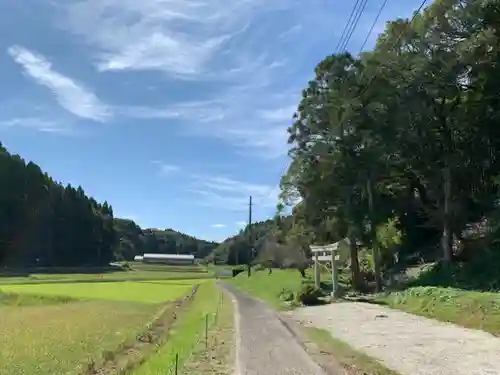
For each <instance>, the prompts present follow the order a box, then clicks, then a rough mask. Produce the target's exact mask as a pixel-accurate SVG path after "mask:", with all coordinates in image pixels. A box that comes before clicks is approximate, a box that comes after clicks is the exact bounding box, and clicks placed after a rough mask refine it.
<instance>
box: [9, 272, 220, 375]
mask: <svg viewBox="0 0 500 375" xmlns="http://www.w3.org/2000/svg"><path fill="white" fill-rule="evenodd" d="M176 268H177V269H176V270H175V271H173V270H172V269H171V268H170V269H169V268H168V267H161V266H154V267H151V268H149V269H148V268H147V267H144V268H141V267H139V269H137V270H132V271H127V272H125V271H124V272H118V273H109V274H104V275H101V274H90V273H89V274H86V273H82V274H49V273H44V274H39V275H36V276H34V275H30V276H27V277H6V278H2V277H0V338H1V339H0V374H1V375H42V374H43V375H45V374H52V375H58V374H61V375H63V374H64V375H85V374H89V373H91V372H92V371H97V370H99V371H101V370H102V369H104V368H105V366H107V365H109V364H110V363H111V364H112V366H115V365H116V366H118V365H119V366H121V367H124V368H127V369H128V371H135V372H138V373H141V374H143V373H150V372H149V371H148V370H147V369H148V368H154V367H156V366H158V363H159V362H158V361H159V359H158V358H160V360H161V359H162V358H165V355H167V354H166V353H170V352H171V350H172V349H171V348H172V345H175V346H176V347H177V346H178V347H182V348H184V349H183V350H184V352H183V353H184V355H188V353H187V352H186V350H188V349H189V348H190V347H191V345H192V343H193V342H195V341H196V340H197V339H198V335H199V332H200V330H201V329H202V323H203V316H204V315H203V314H205V313H207V312H210V311H212V310H213V308H214V306H216V304H217V302H216V301H217V298H216V297H217V296H218V294H217V293H218V289H217V287H216V286H215V284H214V283H213V281H211V275H210V274H209V273H207V272H206V271H204V270H201V269H198V268H197V269H194V270H193V269H191V270H189V271H186V270H184V269H183V268H182V267H176ZM131 276H132V278H131ZM133 276H136V277H135V278H134V277H133ZM137 276H139V277H137ZM155 276H156V277H155ZM16 281H17V282H16ZM196 285H201V286H200V288H199V292H197V293H196V294H195V297H194V300H193V301H191V302H190V301H186V302H184V305H182V307H180V308H178V307H175V306H174V305H173V304H172V302H173V301H176V300H180V299H182V298H183V297H185V296H187V295H189V294H191V292H192V290H193V288H194V287H195V286H196ZM174 310H175V315H176V316H177V317H178V318H177V319H174V320H172V319H171V318H169V317H173V316H174ZM171 324H174V325H173V326H172V327H173V328H172V329H173V331H172V332H173V333H172V332H171V333H168V332H170V331H171V329H170V328H171V327H170V325H171ZM145 332H152V333H154V335H155V340H158V342H157V343H156V344H155V342H156V341H155V342H153V343H152V344H148V342H147V340H146V341H144V340H142V341H141V339H140V337H143V335H144V334H145ZM150 334H151V333H149V335H150ZM141 335H142V336H141ZM162 335H164V336H165V338H164V339H162ZM165 340H166V341H165ZM144 342H145V343H144ZM124 348H126V350H125V349H124ZM167 357H168V360H170V354H168V355H167ZM110 361H111V362H110ZM113 361H116V364H114V362H113ZM89 366H90V367H89ZM151 366H152V367H151ZM101 367H102V368H101ZM91 369H94V370H91ZM99 373H105V372H99ZM106 373H107V372H106Z"/></svg>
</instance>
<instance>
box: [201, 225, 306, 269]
mask: <svg viewBox="0 0 500 375" xmlns="http://www.w3.org/2000/svg"><path fill="white" fill-rule="evenodd" d="M292 223H293V218H292V217H291V216H287V217H281V218H276V219H270V220H266V221H261V222H257V223H254V224H252V226H251V228H250V227H246V228H245V229H243V230H241V231H240V232H239V233H238V234H236V235H234V236H232V237H229V238H228V239H226V240H225V241H224V242H222V243H221V244H219V245H218V246H217V247H216V248H215V249H214V251H213V252H212V253H211V254H210V255H209V256H208V257H207V259H208V260H209V261H215V262H216V263H226V264H230V265H236V264H248V263H254V264H255V263H258V264H262V265H263V266H266V267H267V266H273V267H296V266H297V263H303V262H304V260H305V259H304V258H305V256H306V254H307V252H308V251H307V249H306V248H305V247H304V245H306V243H299V242H294V239H295V237H294V233H295V232H294V228H293V227H292Z"/></svg>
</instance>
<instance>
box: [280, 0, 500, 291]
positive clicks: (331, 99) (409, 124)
mask: <svg viewBox="0 0 500 375" xmlns="http://www.w3.org/2000/svg"><path fill="white" fill-rule="evenodd" d="M499 47H500V5H499V3H498V2H496V1H489V0H436V1H435V2H434V3H433V4H432V5H430V6H429V7H427V9H425V10H424V11H423V12H422V13H420V14H418V15H415V17H414V19H413V20H408V19H406V20H405V19H398V20H396V21H394V22H391V23H389V24H388V25H387V27H386V30H385V31H384V32H383V33H382V34H381V35H380V36H379V38H378V41H377V44H376V46H375V49H374V50H373V51H371V52H367V53H363V54H361V56H359V57H356V56H352V55H350V54H349V53H344V52H343V51H337V53H335V54H333V55H331V56H328V57H326V58H325V59H324V60H323V61H321V62H320V63H319V64H318V65H317V67H316V69H315V77H314V78H313V79H312V80H311V81H310V82H309V84H308V86H307V87H306V88H305V90H304V91H303V96H302V100H301V102H300V104H299V106H298V109H297V112H296V116H295V122H294V124H293V126H291V127H290V129H289V134H290V143H291V144H292V149H291V152H290V156H291V158H292V162H291V165H290V167H289V169H288V171H287V172H286V174H285V175H284V176H283V178H282V184H281V186H282V197H281V198H282V204H284V205H287V204H293V203H294V202H295V201H296V199H297V198H301V203H300V204H298V205H297V206H296V207H295V208H294V215H293V220H294V228H295V232H296V233H299V235H301V236H302V237H304V236H307V237H308V238H307V240H309V241H314V242H322V241H326V240H338V239H341V238H344V237H348V238H349V239H351V240H352V241H350V242H351V250H350V258H351V259H350V266H351V270H352V278H353V285H354V286H355V287H359V286H360V284H362V283H363V277H362V276H363V275H362V273H361V272H360V264H359V259H358V256H359V250H360V249H358V246H357V245H356V244H359V243H361V247H362V248H365V249H369V250H370V251H371V257H372V260H373V262H372V263H373V271H374V276H375V280H376V284H377V286H378V287H379V288H380V286H381V279H380V275H381V272H382V271H383V269H384V267H383V265H382V264H381V261H382V262H389V263H391V262H394V263H398V262H401V261H403V260H405V259H409V258H411V257H413V256H415V254H417V255H416V257H417V258H418V259H424V260H426V259H428V260H435V259H439V258H441V259H442V260H443V261H444V263H446V264H450V263H452V262H453V261H454V260H458V259H459V258H461V259H462V260H463V259H465V257H464V254H462V253H466V251H464V250H466V247H467V238H466V237H467V235H468V234H470V233H471V231H470V230H468V228H469V227H470V226H471V225H472V224H475V223H478V222H483V223H484V222H485V223H487V224H488V226H490V227H491V222H492V221H491V220H490V219H491V218H492V217H495V216H498V213H497V211H498V208H497V200H498V181H499V179H498V177H499V176H500V163H499V159H497V157H496V155H497V150H498V148H499V147H500V126H499V118H500V106H499V96H498V79H497V78H498V76H499V73H500V48H499ZM391 223H392V224H393V223H397V225H396V227H395V229H394V228H392V229H391V230H388V229H389V227H388V226H391V225H392V224H391ZM392 226H393V227H394V225H392ZM301 227H302V231H301V230H300V228H301ZM384 227H387V229H385V233H386V234H387V235H388V236H390V237H391V238H393V239H394V238H395V236H394V234H395V233H396V232H397V233H398V234H397V237H398V238H397V241H396V242H394V241H392V243H391V244H388V243H385V253H384V252H381V251H379V250H380V248H381V247H383V245H384V244H383V243H384V242H387V241H384V240H383V241H380V238H379V237H380V236H378V235H377V231H378V229H377V228H384ZM381 230H382V232H383V231H384V230H383V229H381ZM391 232H392V234H391ZM301 233H302V234H301ZM467 233H468V234H467ZM389 248H390V250H387V249H389ZM388 252H389V254H388ZM381 253H382V254H381ZM381 255H382V259H380V258H381ZM478 256H479V255H478ZM497 259H498V258H497Z"/></svg>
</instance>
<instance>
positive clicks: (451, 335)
mask: <svg viewBox="0 0 500 375" xmlns="http://www.w3.org/2000/svg"><path fill="white" fill-rule="evenodd" d="M287 315H289V316H291V317H292V318H293V319H295V320H297V321H300V322H302V323H303V324H306V325H312V326H316V327H319V328H325V329H327V330H329V331H330V332H331V334H332V336H333V337H335V338H338V339H340V340H342V341H344V342H346V343H348V344H350V345H351V346H352V347H354V348H356V349H359V350H361V351H363V352H365V353H366V354H368V355H370V356H372V357H374V358H377V359H379V360H380V361H381V362H382V363H383V364H384V365H385V366H386V367H388V368H391V369H393V370H395V371H398V372H400V373H401V374H402V375H500V339H498V338H496V337H494V336H493V335H490V334H489V333H486V332H482V331H477V330H471V329H466V328H462V327H458V326H455V325H452V324H447V323H442V322H438V321H435V320H431V319H426V318H424V317H420V316H416V315H412V314H407V313H404V312H401V311H398V310H393V309H390V308H387V307H384V306H379V305H373V304H367V303H358V302H345V303H334V304H330V305H325V306H317V307H305V308H300V309H297V310H295V311H293V312H290V313H287Z"/></svg>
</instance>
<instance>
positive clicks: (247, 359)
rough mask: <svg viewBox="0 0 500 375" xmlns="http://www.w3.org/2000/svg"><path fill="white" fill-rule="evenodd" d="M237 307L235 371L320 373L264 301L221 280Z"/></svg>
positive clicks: (240, 373)
mask: <svg viewBox="0 0 500 375" xmlns="http://www.w3.org/2000/svg"><path fill="white" fill-rule="evenodd" d="M222 285H223V286H224V288H226V289H227V290H228V291H229V292H230V293H231V294H232V295H233V296H234V298H235V300H236V307H237V309H236V310H237V311H236V314H237V319H236V323H237V336H238V337H237V340H236V357H237V358H236V362H237V363H236V374H237V375H324V372H323V371H322V370H321V369H320V367H319V366H318V365H317V364H316V363H314V362H313V360H312V359H311V358H310V357H309V355H308V354H307V353H306V352H305V351H304V349H303V348H302V347H301V346H300V345H299V344H298V343H297V341H296V340H295V338H294V337H293V336H292V334H291V333H290V332H289V331H288V330H287V329H286V328H285V327H284V325H283V324H282V323H281V321H280V320H279V319H278V318H277V317H276V314H275V312H274V311H272V310H271V309H269V308H268V307H266V306H265V305H264V303H262V302H259V301H256V300H254V299H253V298H250V297H249V296H248V295H246V294H244V293H242V292H240V291H238V290H236V289H234V288H232V287H231V286H228V285H225V284H222Z"/></svg>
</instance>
